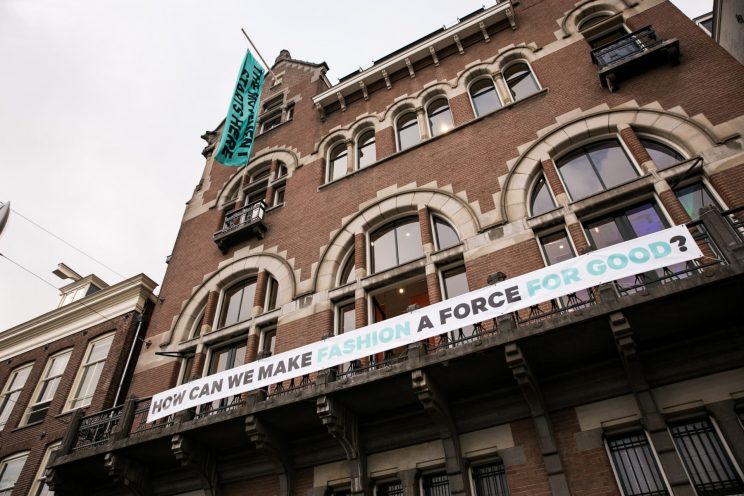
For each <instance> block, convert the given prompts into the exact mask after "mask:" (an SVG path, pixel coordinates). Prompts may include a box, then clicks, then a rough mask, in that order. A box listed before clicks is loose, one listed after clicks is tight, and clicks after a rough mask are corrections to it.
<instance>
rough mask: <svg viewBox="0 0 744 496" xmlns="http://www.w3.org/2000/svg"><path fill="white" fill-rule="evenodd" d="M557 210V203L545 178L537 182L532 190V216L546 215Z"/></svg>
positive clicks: (541, 177) (542, 177)
mask: <svg viewBox="0 0 744 496" xmlns="http://www.w3.org/2000/svg"><path fill="white" fill-rule="evenodd" d="M554 208H555V202H554V201H553V197H552V195H551V194H550V189H549V188H548V183H546V182H545V176H540V178H539V179H538V180H537V181H536V182H535V186H534V187H533V188H532V195H531V196H530V214H531V215H532V216H536V215H540V214H544V213H545V212H549V211H551V210H553V209H554Z"/></svg>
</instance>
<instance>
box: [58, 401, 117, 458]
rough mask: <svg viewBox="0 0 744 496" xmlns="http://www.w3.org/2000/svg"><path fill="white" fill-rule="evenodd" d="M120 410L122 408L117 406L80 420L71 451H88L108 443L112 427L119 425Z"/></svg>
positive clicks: (112, 430)
mask: <svg viewBox="0 0 744 496" xmlns="http://www.w3.org/2000/svg"><path fill="white" fill-rule="evenodd" d="M122 410H123V407H122V406H117V407H114V408H109V409H108V410H103V411H100V412H97V413H94V414H93V415H88V416H86V417H83V418H81V419H80V425H79V426H78V429H77V436H76V437H75V441H74V444H73V445H72V448H71V451H72V452H75V451H79V450H84V449H89V448H93V447H95V446H98V445H101V444H104V443H106V442H108V440H109V439H110V438H111V436H112V434H113V432H114V427H116V426H117V425H118V424H119V420H120V419H121V414H122Z"/></svg>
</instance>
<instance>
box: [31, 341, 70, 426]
mask: <svg viewBox="0 0 744 496" xmlns="http://www.w3.org/2000/svg"><path fill="white" fill-rule="evenodd" d="M72 352H73V348H65V349H64V350H60V351H58V352H56V353H54V354H52V355H50V356H49V357H48V358H47V361H46V363H45V364H44V369H43V370H42V371H41V375H40V376H39V380H38V381H37V383H36V387H35V388H34V392H33V394H32V395H31V399H30V400H29V402H28V406H27V407H26V410H25V412H24V414H23V418H22V419H21V422H20V424H19V425H21V426H25V425H33V424H38V423H40V422H43V421H44V418H45V417H46V415H47V413H48V412H49V409H50V408H51V406H52V402H53V401H54V397H55V396H56V395H57V391H58V390H59V386H60V383H61V382H62V378H63V377H64V375H65V372H66V371H67V367H68V365H70V358H71V357H72ZM64 355H67V360H66V362H65V366H64V368H63V369H62V372H60V373H59V374H58V375H56V376H54V377H47V374H48V373H49V372H50V370H51V368H52V364H53V362H54V361H55V360H56V359H58V358H60V357H62V356H64ZM55 379H59V380H58V381H57V385H56V386H55V387H54V392H53V393H52V398H51V399H50V400H49V401H46V402H40V401H39V398H38V397H39V395H40V394H41V392H42V390H43V389H44V386H45V384H46V383H48V382H50V381H53V380H55ZM44 403H46V405H47V406H46V409H44V415H43V416H42V418H41V419H40V420H35V421H33V422H31V417H32V415H33V414H34V413H37V412H39V411H41V409H40V410H36V411H33V409H34V407H38V406H39V405H43V404H44Z"/></svg>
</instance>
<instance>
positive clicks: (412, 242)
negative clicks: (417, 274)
mask: <svg viewBox="0 0 744 496" xmlns="http://www.w3.org/2000/svg"><path fill="white" fill-rule="evenodd" d="M370 252H371V259H372V273H375V272H381V271H383V270H387V269H389V268H391V267H395V266H397V265H400V264H404V263H406V262H410V261H411V260H415V259H417V258H421V257H423V256H424V249H423V246H422V245H421V230H420V228H419V222H418V218H417V217H409V218H406V219H401V220H399V221H396V222H391V223H390V224H387V225H386V226H384V227H382V228H380V229H378V230H377V231H375V232H374V233H372V235H371V236H370Z"/></svg>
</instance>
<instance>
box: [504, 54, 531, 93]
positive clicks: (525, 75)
mask: <svg viewBox="0 0 744 496" xmlns="http://www.w3.org/2000/svg"><path fill="white" fill-rule="evenodd" d="M504 80H505V81H506V85H507V86H508V87H509V91H510V92H511V95H512V98H513V99H514V101H515V102H516V101H517V100H521V99H522V98H525V97H527V96H530V95H531V94H533V93H535V92H536V91H538V90H539V89H540V87H539V86H538V85H537V81H536V80H535V76H534V75H533V74H532V71H531V70H530V66H529V65H527V64H526V63H524V62H518V63H516V64H512V65H510V66H509V67H507V68H506V69H505V70H504Z"/></svg>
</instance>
